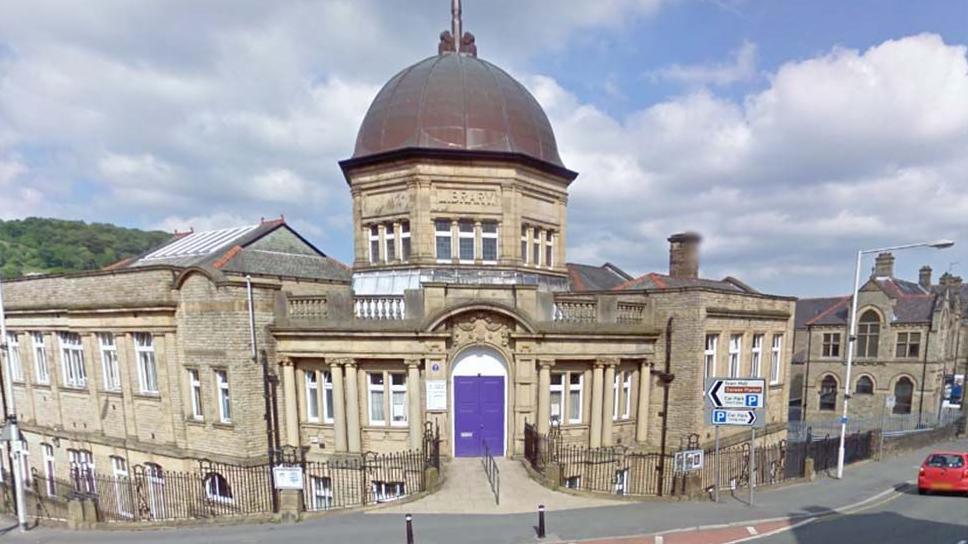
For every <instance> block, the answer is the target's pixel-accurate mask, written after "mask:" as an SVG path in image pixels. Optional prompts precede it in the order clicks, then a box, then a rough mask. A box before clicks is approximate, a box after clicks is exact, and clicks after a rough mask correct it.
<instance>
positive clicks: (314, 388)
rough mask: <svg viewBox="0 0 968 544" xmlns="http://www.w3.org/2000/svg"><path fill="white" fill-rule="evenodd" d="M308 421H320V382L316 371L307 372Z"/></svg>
mask: <svg viewBox="0 0 968 544" xmlns="http://www.w3.org/2000/svg"><path fill="white" fill-rule="evenodd" d="M306 420H307V421H310V422H312V423H316V422H318V421H319V380H318V379H317V374H316V371H315V370H307V371H306Z"/></svg>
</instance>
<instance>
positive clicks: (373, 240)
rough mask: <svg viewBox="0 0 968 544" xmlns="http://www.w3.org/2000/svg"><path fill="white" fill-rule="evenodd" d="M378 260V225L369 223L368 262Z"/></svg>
mask: <svg viewBox="0 0 968 544" xmlns="http://www.w3.org/2000/svg"><path fill="white" fill-rule="evenodd" d="M378 262H380V226H379V225H370V264H376V263H378Z"/></svg>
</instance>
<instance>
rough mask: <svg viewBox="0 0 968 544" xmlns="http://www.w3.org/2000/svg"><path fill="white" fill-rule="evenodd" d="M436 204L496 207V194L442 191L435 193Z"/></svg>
mask: <svg viewBox="0 0 968 544" xmlns="http://www.w3.org/2000/svg"><path fill="white" fill-rule="evenodd" d="M437 202H438V203H440V204H461V205H464V206H497V192H495V191H464V190H461V189H442V190H441V191H440V192H438V193H437Z"/></svg>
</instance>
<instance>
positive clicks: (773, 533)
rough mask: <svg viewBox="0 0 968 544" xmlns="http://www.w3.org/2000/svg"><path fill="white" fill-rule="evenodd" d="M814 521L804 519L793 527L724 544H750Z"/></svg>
mask: <svg viewBox="0 0 968 544" xmlns="http://www.w3.org/2000/svg"><path fill="white" fill-rule="evenodd" d="M816 519H817V518H807V519H805V520H803V521H801V522H799V523H794V524H793V525H788V526H786V527H780V528H779V529H773V530H772V531H769V532H766V533H763V534H759V535H756V536H747V537H744V538H740V539H737V540H730V541H729V542H726V543H725V544H740V543H741V542H750V541H753V540H759V539H761V538H764V537H768V536H773V535H778V534H780V533H784V532H786V531H792V530H794V529H796V528H798V527H802V526H804V525H806V524H808V523H811V522H813V521H816Z"/></svg>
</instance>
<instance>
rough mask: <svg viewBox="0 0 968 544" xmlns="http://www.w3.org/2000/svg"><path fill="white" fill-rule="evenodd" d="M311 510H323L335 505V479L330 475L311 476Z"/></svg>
mask: <svg viewBox="0 0 968 544" xmlns="http://www.w3.org/2000/svg"><path fill="white" fill-rule="evenodd" d="M309 498H310V503H309V505H310V510H314V511H322V510H329V509H330V508H332V507H333V480H332V478H330V477H329V476H310V477H309Z"/></svg>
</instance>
